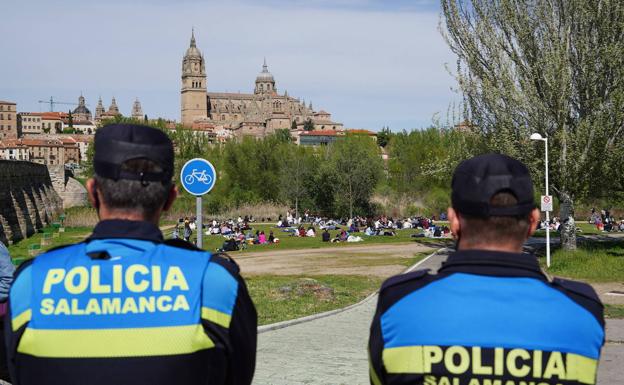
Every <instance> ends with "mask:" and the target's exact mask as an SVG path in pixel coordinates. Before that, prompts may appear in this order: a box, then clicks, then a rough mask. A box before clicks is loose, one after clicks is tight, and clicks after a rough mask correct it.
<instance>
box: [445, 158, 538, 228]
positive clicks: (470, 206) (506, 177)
mask: <svg viewBox="0 0 624 385" xmlns="http://www.w3.org/2000/svg"><path fill="white" fill-rule="evenodd" d="M451 188H452V195H451V201H452V205H453V208H454V209H455V210H457V211H458V212H459V213H461V214H464V215H469V216H475V217H490V216H521V215H526V214H528V213H530V212H531V210H533V209H534V208H535V207H536V206H535V202H534V198H533V182H532V180H531V175H530V174H529V170H528V169H527V167H526V166H525V165H524V164H523V163H522V162H520V161H518V160H516V159H514V158H512V157H509V156H507V155H502V154H485V155H479V156H476V157H474V158H471V159H467V160H464V161H463V162H461V163H460V164H459V165H458V166H457V168H456V169H455V173H454V174H453V182H452V184H451ZM502 191H505V192H509V193H511V194H513V195H514V196H515V197H516V199H517V200H518V203H517V204H516V205H513V206H504V207H500V206H492V205H490V200H491V199H492V197H493V196H494V195H495V194H497V193H499V192H502Z"/></svg>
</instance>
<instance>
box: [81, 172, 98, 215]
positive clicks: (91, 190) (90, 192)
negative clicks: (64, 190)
mask: <svg viewBox="0 0 624 385" xmlns="http://www.w3.org/2000/svg"><path fill="white" fill-rule="evenodd" d="M85 187H86V188H87V197H88V198H89V203H91V206H93V208H94V209H95V211H98V210H99V209H100V200H99V198H98V193H97V183H95V179H93V178H89V179H88V180H87V183H85Z"/></svg>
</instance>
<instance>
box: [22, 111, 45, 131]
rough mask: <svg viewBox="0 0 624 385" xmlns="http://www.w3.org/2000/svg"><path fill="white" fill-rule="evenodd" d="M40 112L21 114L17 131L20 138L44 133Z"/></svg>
mask: <svg viewBox="0 0 624 385" xmlns="http://www.w3.org/2000/svg"><path fill="white" fill-rule="evenodd" d="M42 115H43V114H42V113H38V112H20V113H19V114H18V118H17V131H18V132H19V136H23V135H28V134H41V133H42V132H43V129H42V123H41V116H42Z"/></svg>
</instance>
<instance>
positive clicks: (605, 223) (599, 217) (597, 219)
mask: <svg viewBox="0 0 624 385" xmlns="http://www.w3.org/2000/svg"><path fill="white" fill-rule="evenodd" d="M589 223H592V224H594V225H595V226H596V229H597V230H598V231H604V232H612V231H619V232H624V218H620V220H619V221H618V220H616V219H615V217H614V216H613V215H612V213H611V211H610V210H609V209H602V210H600V211H599V212H598V211H596V209H595V208H592V211H591V216H590V218H589Z"/></svg>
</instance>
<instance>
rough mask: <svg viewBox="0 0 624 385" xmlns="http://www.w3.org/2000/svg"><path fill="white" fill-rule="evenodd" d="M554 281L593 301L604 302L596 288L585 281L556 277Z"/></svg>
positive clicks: (567, 290) (565, 289) (574, 293)
mask: <svg viewBox="0 0 624 385" xmlns="http://www.w3.org/2000/svg"><path fill="white" fill-rule="evenodd" d="M552 283H553V284H554V285H555V286H557V287H559V288H561V289H563V290H564V291H566V292H568V293H570V294H573V295H580V296H582V297H585V298H587V299H590V300H592V301H595V302H598V303H602V302H601V301H600V297H598V294H597V293H596V290H594V288H593V287H591V285H589V284H587V283H585V282H580V281H573V280H571V279H564V278H559V277H555V278H554V279H553V280H552Z"/></svg>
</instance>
